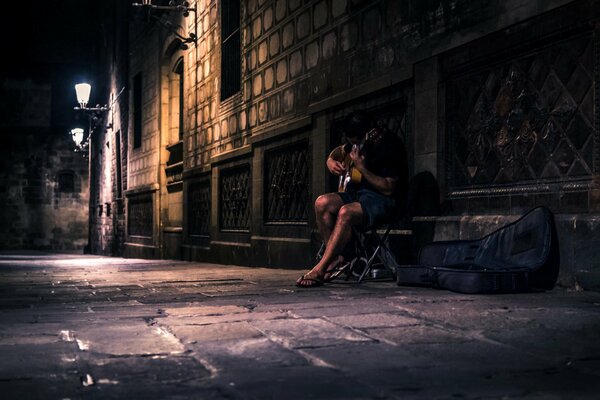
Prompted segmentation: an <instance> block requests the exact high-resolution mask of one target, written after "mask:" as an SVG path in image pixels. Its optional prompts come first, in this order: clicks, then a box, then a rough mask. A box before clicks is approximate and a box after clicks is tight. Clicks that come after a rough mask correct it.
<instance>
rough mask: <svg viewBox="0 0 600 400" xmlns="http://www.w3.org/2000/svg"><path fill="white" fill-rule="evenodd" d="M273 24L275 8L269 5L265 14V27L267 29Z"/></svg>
mask: <svg viewBox="0 0 600 400" xmlns="http://www.w3.org/2000/svg"><path fill="white" fill-rule="evenodd" d="M272 26H273V8H272V7H268V8H267V9H266V10H265V12H264V14H263V28H264V30H265V32H266V31H268V30H269V29H271V27H272Z"/></svg>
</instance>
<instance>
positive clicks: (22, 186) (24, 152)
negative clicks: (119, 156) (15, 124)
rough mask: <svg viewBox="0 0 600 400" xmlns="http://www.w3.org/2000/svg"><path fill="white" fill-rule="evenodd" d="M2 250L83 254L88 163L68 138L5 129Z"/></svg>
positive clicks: (1, 186) (0, 196)
mask: <svg viewBox="0 0 600 400" xmlns="http://www.w3.org/2000/svg"><path fill="white" fill-rule="evenodd" d="M1 134H2V137H3V143H4V144H3V145H6V146H8V148H10V149H11V152H10V153H4V154H3V157H2V158H1V159H0V164H1V165H0V171H2V172H0V204H2V210H1V212H0V249H2V250H7V249H38V250H52V251H76V252H82V251H83V249H84V247H85V246H86V245H87V242H88V240H87V236H88V213H87V203H88V182H87V168H88V161H87V158H86V157H85V153H81V152H75V151H74V147H73V142H72V140H71V138H70V136H69V135H68V134H67V133H66V132H65V133H64V134H63V136H55V135H52V134H51V133H50V132H49V130H48V129H34V130H24V129H17V128H13V129H5V128H3V129H2V130H1Z"/></svg>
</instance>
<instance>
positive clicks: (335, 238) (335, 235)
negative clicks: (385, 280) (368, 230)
mask: <svg viewBox="0 0 600 400" xmlns="http://www.w3.org/2000/svg"><path fill="white" fill-rule="evenodd" d="M362 218H363V212H362V207H361V206H360V203H358V202H355V203H350V204H346V205H344V206H342V207H341V208H340V210H339V213H338V215H337V219H336V222H335V226H334V228H333V231H332V232H331V235H330V237H329V240H328V242H327V246H326V248H325V253H324V254H323V258H321V260H320V261H319V263H318V264H317V265H315V266H314V267H313V269H311V270H310V271H309V272H308V273H307V274H305V275H304V277H305V278H311V279H322V278H323V277H324V276H325V273H326V272H327V267H328V266H329V264H330V263H331V262H332V261H334V259H335V258H336V257H337V256H338V255H339V254H340V253H341V252H342V251H343V250H344V248H345V246H346V244H347V243H348V242H349V241H350V238H351V237H352V229H351V228H352V226H353V225H358V224H360V223H361V222H362ZM297 282H298V283H300V284H301V282H302V278H300V279H298V281H297Z"/></svg>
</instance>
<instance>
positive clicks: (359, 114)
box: [342, 111, 375, 144]
mask: <svg viewBox="0 0 600 400" xmlns="http://www.w3.org/2000/svg"><path fill="white" fill-rule="evenodd" d="M374 126H375V121H374V120H373V117H371V115H370V114H369V113H367V112H365V111H354V112H352V113H351V114H349V115H348V116H346V118H344V122H343V124H342V130H343V132H344V136H345V138H346V140H347V141H348V142H350V143H354V144H356V143H359V142H360V141H361V140H362V139H363V138H364V137H365V135H366V134H367V132H369V131H370V130H371V129H373V127H374Z"/></svg>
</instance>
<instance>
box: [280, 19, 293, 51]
mask: <svg viewBox="0 0 600 400" xmlns="http://www.w3.org/2000/svg"><path fill="white" fill-rule="evenodd" d="M282 44H283V48H284V49H286V48H288V47H290V46H291V45H292V44H294V21H290V22H288V23H287V24H286V25H285V26H284V27H283V37H282Z"/></svg>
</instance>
